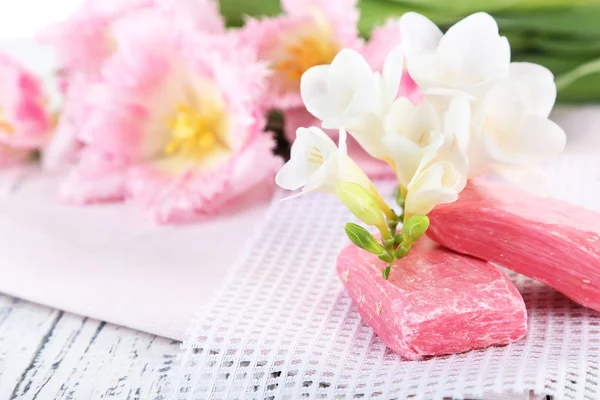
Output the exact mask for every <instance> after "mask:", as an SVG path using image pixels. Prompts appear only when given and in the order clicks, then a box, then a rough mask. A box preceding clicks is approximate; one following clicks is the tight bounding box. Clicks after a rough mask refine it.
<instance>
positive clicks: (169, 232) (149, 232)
mask: <svg viewBox="0 0 600 400" xmlns="http://www.w3.org/2000/svg"><path fill="white" fill-rule="evenodd" d="M56 182H57V178H56V177H53V176H44V175H42V174H41V173H40V172H39V171H37V170H35V169H32V168H29V169H26V170H23V169H21V170H11V171H3V172H2V173H1V174H0V292H3V293H7V294H9V295H13V296H16V297H20V298H24V299H26V300H30V301H33V302H37V303H42V304H45V305H48V306H51V307H55V308H59V309H62V310H65V311H68V312H72V313H76V314H81V315H84V316H88V317H92V318H96V319H99V320H103V321H108V322H111V323H114V324H117V325H124V326H127V327H130V328H134V329H138V330H141V331H145V332H150V333H153V334H157V335H161V336H166V337H168V338H172V339H177V340H182V339H183V338H184V337H185V329H186V328H187V325H188V323H189V321H190V319H191V317H192V313H193V312H194V311H195V310H198V308H199V307H201V306H202V304H204V303H205V302H206V301H207V300H208V299H209V297H210V296H211V294H212V293H213V291H214V290H215V288H218V287H219V286H220V284H221V282H222V280H223V278H224V276H225V275H226V273H227V268H228V267H229V266H230V265H231V264H232V263H233V262H234V261H235V259H236V257H237V256H238V254H239V253H240V252H241V248H242V247H243V245H244V242H245V239H246V238H248V237H250V236H251V235H252V232H253V228H254V226H255V225H257V223H258V222H259V221H260V219H261V216H262V215H263V213H264V210H265V208H266V206H267V204H268V202H269V199H270V196H271V193H270V191H268V190H267V191H265V190H256V191H255V192H253V193H251V194H250V195H249V196H246V197H245V198H244V207H239V208H238V209H237V210H236V209H235V208H234V209H233V210H232V209H230V210H226V211H224V212H223V213H222V214H221V215H219V216H217V217H215V218H213V219H209V220H206V221H201V222H199V223H196V224H190V225H183V226H182V225H179V226H157V225H154V224H152V223H150V222H149V221H146V220H144V219H143V218H141V216H140V215H139V214H138V213H137V210H136V209H134V208H133V207H132V206H131V205H119V204H116V205H101V206H93V207H86V208H76V207H70V206H66V205H62V204H60V203H59V202H58V201H56V200H55V198H54V191H55V184H56ZM238 205H239V204H238Z"/></svg>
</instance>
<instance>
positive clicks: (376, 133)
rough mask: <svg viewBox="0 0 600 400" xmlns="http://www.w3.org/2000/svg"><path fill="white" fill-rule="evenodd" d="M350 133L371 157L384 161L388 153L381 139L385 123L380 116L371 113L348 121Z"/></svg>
mask: <svg viewBox="0 0 600 400" xmlns="http://www.w3.org/2000/svg"><path fill="white" fill-rule="evenodd" d="M346 122H347V125H346V127H347V128H348V133H349V134H350V135H352V137H353V138H354V139H356V141H357V142H358V144H360V146H361V147H362V148H363V149H364V150H365V151H366V152H367V153H369V155H371V157H374V158H377V159H380V160H384V159H385V157H386V155H387V152H386V149H385V146H384V145H383V143H382V141H381V138H382V137H383V135H384V129H383V121H382V120H381V118H380V117H379V116H378V115H375V114H372V113H369V114H366V115H361V116H355V117H353V118H351V119H349V120H346Z"/></svg>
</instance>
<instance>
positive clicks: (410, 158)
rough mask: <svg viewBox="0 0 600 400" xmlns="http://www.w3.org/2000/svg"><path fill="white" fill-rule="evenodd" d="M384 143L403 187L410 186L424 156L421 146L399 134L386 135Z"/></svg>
mask: <svg viewBox="0 0 600 400" xmlns="http://www.w3.org/2000/svg"><path fill="white" fill-rule="evenodd" d="M383 144H384V145H385V147H386V149H387V151H388V154H389V155H390V158H391V159H392V161H393V162H394V165H395V169H396V175H397V177H398V182H399V183H400V184H401V185H402V186H403V187H406V186H408V184H409V183H410V181H411V180H412V178H413V177H414V175H415V173H416V172H417V169H418V168H419V165H420V163H421V159H422V158H423V157H422V154H421V148H420V147H419V146H417V145H416V144H415V143H414V142H412V141H411V140H409V139H407V138H405V137H403V136H399V135H386V136H384V138H383Z"/></svg>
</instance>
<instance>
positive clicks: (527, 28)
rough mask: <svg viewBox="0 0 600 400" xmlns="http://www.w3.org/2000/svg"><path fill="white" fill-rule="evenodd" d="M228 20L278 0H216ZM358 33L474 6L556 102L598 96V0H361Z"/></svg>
mask: <svg viewBox="0 0 600 400" xmlns="http://www.w3.org/2000/svg"><path fill="white" fill-rule="evenodd" d="M220 4H221V12H222V13H223V15H224V16H225V18H226V22H227V24H228V25H230V26H241V25H243V23H244V20H245V18H246V16H247V15H250V16H261V15H271V16H273V15H277V14H279V13H280V12H281V8H280V1H279V0H220ZM359 9H360V20H359V23H358V28H359V31H360V34H361V35H362V36H364V37H368V36H369V34H370V32H371V31H372V29H373V27H374V26H377V25H381V24H383V23H385V21H386V20H388V19H389V18H394V17H400V16H401V15H402V14H404V13H405V12H408V11H417V12H419V13H421V14H423V15H425V16H427V17H428V18H430V19H431V20H432V21H434V22H435V23H436V24H437V25H439V26H441V27H442V28H447V27H449V26H451V25H452V24H454V23H455V22H457V21H458V20H460V19H462V18H464V17H465V16H467V15H469V14H471V13H474V12H477V11H485V12H488V13H490V14H492V15H493V16H494V17H495V18H496V21H497V22H498V25H499V26H500V33H501V34H502V35H504V36H506V37H507V38H508V39H509V41H510V44H511V49H512V60H513V61H530V62H534V63H538V64H541V65H544V66H546V67H548V68H549V69H550V70H551V71H552V72H553V73H554V75H555V77H556V82H557V85H558V90H559V92H558V101H559V102H562V103H573V102H577V103H581V102H595V101H598V100H600V1H599V0H456V1H448V0H361V1H359Z"/></svg>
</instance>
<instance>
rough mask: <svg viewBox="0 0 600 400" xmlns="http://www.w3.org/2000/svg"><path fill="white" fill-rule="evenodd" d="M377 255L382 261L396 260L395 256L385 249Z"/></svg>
mask: <svg viewBox="0 0 600 400" xmlns="http://www.w3.org/2000/svg"><path fill="white" fill-rule="evenodd" d="M377 257H379V259H380V260H381V261H385V262H392V261H394V260H395V259H394V256H393V255H391V254H390V253H389V252H388V251H387V250H383V253H381V254H378V255H377Z"/></svg>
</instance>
